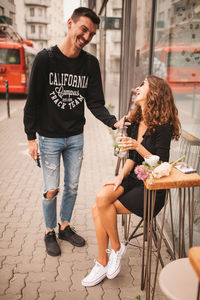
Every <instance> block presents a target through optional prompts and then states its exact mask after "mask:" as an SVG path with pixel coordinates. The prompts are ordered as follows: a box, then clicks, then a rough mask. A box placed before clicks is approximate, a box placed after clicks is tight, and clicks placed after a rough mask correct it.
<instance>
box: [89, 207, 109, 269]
mask: <svg viewBox="0 0 200 300" xmlns="http://www.w3.org/2000/svg"><path fill="white" fill-rule="evenodd" d="M92 216H93V220H94V225H95V230H96V237H97V243H98V258H97V261H98V262H99V263H100V264H101V265H102V266H104V267H105V266H106V265H107V263H108V254H107V253H106V249H107V248H108V234H107V232H106V231H105V229H104V227H103V226H102V223H101V220H100V217H99V214H98V209H97V206H96V204H95V205H94V206H93V207H92Z"/></svg>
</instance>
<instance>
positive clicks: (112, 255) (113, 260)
mask: <svg viewBox="0 0 200 300" xmlns="http://www.w3.org/2000/svg"><path fill="white" fill-rule="evenodd" d="M106 253H108V254H110V257H109V261H108V265H112V264H113V263H114V264H116V261H117V258H118V255H117V252H115V251H114V250H113V249H106Z"/></svg>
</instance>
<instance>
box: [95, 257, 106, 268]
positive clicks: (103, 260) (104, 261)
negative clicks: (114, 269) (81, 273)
mask: <svg viewBox="0 0 200 300" xmlns="http://www.w3.org/2000/svg"><path fill="white" fill-rule="evenodd" d="M97 262H98V263H99V264H100V265H102V266H103V267H106V266H107V264H108V258H107V259H102V258H97Z"/></svg>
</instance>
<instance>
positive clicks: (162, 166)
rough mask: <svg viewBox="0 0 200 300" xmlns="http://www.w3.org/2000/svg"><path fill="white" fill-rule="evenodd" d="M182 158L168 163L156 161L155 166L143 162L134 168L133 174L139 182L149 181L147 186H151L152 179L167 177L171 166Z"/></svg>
mask: <svg viewBox="0 0 200 300" xmlns="http://www.w3.org/2000/svg"><path fill="white" fill-rule="evenodd" d="M184 157H185V155H183V156H181V157H180V158H179V159H177V160H176V161H172V162H170V163H168V162H161V161H158V162H157V164H156V165H155V166H150V165H149V164H148V163H147V162H146V161H144V162H143V163H142V165H139V166H136V167H135V170H134V172H135V174H136V175H137V178H138V179H139V180H146V179H149V184H153V179H154V178H161V177H163V176H169V174H170V172H171V169H172V166H173V165H175V164H176V163H178V162H180V161H181V160H182V159H183V158H184Z"/></svg>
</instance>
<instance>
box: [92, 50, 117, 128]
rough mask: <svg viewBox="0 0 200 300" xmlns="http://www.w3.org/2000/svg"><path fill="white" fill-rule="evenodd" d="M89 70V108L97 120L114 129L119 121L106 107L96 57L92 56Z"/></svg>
mask: <svg viewBox="0 0 200 300" xmlns="http://www.w3.org/2000/svg"><path fill="white" fill-rule="evenodd" d="M89 69H90V72H89V84H88V91H87V97H86V103H87V107H88V108H89V109H90V111H91V112H92V113H93V115H94V116H95V117H96V118H97V119H99V120H100V121H102V122H103V123H104V124H106V125H107V126H109V127H112V128H113V125H114V124H115V123H116V122H117V120H116V117H115V116H113V115H111V114H110V113H109V111H108V110H107V108H106V107H105V100H104V94H103V88H102V80H101V72H100V67H99V62H98V60H97V59H96V57H94V56H91V66H90V68H89ZM113 129H114V128H113Z"/></svg>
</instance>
